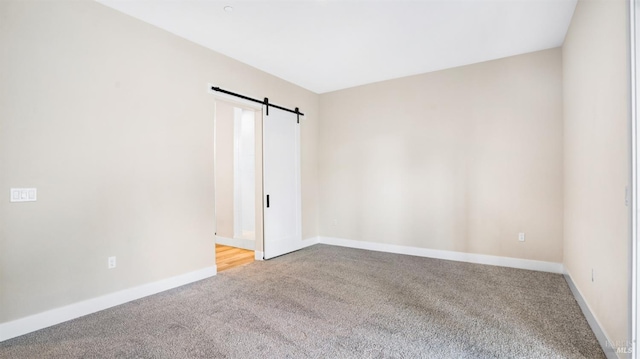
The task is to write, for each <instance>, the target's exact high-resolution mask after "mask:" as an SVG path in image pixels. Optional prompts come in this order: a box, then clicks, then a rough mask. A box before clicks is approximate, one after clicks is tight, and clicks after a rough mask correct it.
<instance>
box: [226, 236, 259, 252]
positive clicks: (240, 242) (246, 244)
mask: <svg viewBox="0 0 640 359" xmlns="http://www.w3.org/2000/svg"><path fill="white" fill-rule="evenodd" d="M216 244H223V245H225V246H231V247H236V248H242V249H247V250H250V251H253V250H255V249H256V241H254V240H252V239H242V238H229V237H220V236H216Z"/></svg>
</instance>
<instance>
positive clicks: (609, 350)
mask: <svg viewBox="0 0 640 359" xmlns="http://www.w3.org/2000/svg"><path fill="white" fill-rule="evenodd" d="M564 279H565V280H566V281H567V284H569V288H570V289H571V293H573V296H574V297H575V298H576V302H578V305H579V306H580V309H581V310H582V314H584V316H585V318H587V322H588V323H589V326H590V327H591V330H592V331H593V334H595V336H596V339H598V343H600V346H601V347H602V350H603V351H604V354H605V355H606V356H607V358H608V359H618V354H616V348H614V347H613V346H612V345H610V344H609V343H612V342H611V341H610V340H609V338H607V335H606V334H605V333H604V331H603V330H602V327H601V326H600V323H598V320H597V319H596V317H595V316H594V315H593V313H592V312H591V308H589V305H588V304H587V302H586V301H585V300H584V297H583V296H582V293H580V290H579V289H578V287H576V284H575V283H574V282H573V279H571V275H570V274H569V272H567V271H565V272H564Z"/></svg>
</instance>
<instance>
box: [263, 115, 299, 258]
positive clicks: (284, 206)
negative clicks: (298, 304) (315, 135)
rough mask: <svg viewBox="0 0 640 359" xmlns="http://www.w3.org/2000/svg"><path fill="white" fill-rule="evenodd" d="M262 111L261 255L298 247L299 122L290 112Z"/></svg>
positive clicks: (274, 255) (268, 256)
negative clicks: (262, 234) (262, 185)
mask: <svg viewBox="0 0 640 359" xmlns="http://www.w3.org/2000/svg"><path fill="white" fill-rule="evenodd" d="M268 112H269V115H267V111H262V113H263V149H264V152H263V159H264V163H263V164H264V169H263V171H264V173H263V179H264V192H263V193H264V196H265V198H264V258H265V259H270V258H273V257H277V256H280V255H283V254H286V253H290V252H293V251H295V250H298V249H300V248H301V247H302V213H301V212H302V210H301V199H300V198H301V194H300V193H301V192H300V124H298V123H297V122H296V119H297V116H296V114H294V113H290V112H287V111H282V110H279V109H277V108H273V107H270V108H269V110H268Z"/></svg>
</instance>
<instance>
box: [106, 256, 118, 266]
mask: <svg viewBox="0 0 640 359" xmlns="http://www.w3.org/2000/svg"><path fill="white" fill-rule="evenodd" d="M115 267H116V257H109V258H107V268H109V269H113V268H115Z"/></svg>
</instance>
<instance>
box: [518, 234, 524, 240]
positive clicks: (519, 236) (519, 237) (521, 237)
mask: <svg viewBox="0 0 640 359" xmlns="http://www.w3.org/2000/svg"><path fill="white" fill-rule="evenodd" d="M518 241H520V242H524V233H523V232H520V233H518Z"/></svg>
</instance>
